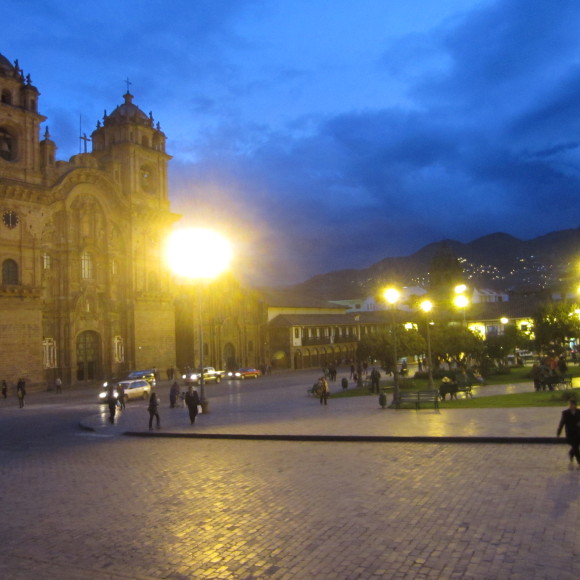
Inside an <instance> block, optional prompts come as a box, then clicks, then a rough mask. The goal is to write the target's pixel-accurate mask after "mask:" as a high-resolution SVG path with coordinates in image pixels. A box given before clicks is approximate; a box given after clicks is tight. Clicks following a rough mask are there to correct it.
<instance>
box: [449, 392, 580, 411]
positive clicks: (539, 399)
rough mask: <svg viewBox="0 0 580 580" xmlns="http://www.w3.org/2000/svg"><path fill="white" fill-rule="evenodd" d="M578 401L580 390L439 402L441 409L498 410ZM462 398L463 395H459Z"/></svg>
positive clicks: (556, 405)
mask: <svg viewBox="0 0 580 580" xmlns="http://www.w3.org/2000/svg"><path fill="white" fill-rule="evenodd" d="M572 395H573V396H574V397H575V398H576V400H577V401H580V389H572V390H569V391H539V392H536V391H532V392H531V393H515V394H512V395H490V396H489V397H474V398H473V399H471V398H470V399H463V398H461V399H458V400H453V401H440V402H439V407H441V408H442V409H498V408H508V407H562V406H565V405H566V403H567V401H568V399H569V398H570V396H572ZM459 396H460V397H462V396H463V395H459Z"/></svg>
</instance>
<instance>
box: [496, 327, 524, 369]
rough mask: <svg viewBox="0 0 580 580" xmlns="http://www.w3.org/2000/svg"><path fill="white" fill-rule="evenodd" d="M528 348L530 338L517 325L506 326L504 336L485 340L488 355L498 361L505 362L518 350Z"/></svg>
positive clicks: (499, 335) (500, 335)
mask: <svg viewBox="0 0 580 580" xmlns="http://www.w3.org/2000/svg"><path fill="white" fill-rule="evenodd" d="M527 347H529V338H528V337H527V335H526V334H525V333H524V332H522V331H521V330H519V329H518V328H517V327H516V325H515V324H508V325H506V326H505V327H504V332H503V334H498V335H497V336H488V337H487V338H486V339H485V348H486V351H487V355H488V356H489V357H490V358H492V359H495V360H497V361H503V360H504V359H505V358H506V357H507V356H508V355H509V354H512V353H514V352H515V350H516V348H527Z"/></svg>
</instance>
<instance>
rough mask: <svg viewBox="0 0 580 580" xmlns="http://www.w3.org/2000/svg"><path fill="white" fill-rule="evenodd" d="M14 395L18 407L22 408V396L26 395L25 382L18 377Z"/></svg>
mask: <svg viewBox="0 0 580 580" xmlns="http://www.w3.org/2000/svg"><path fill="white" fill-rule="evenodd" d="M16 396H17V397H18V407H19V408H20V409H22V408H23V407H24V397H26V382H25V381H24V379H18V383H17V385H16Z"/></svg>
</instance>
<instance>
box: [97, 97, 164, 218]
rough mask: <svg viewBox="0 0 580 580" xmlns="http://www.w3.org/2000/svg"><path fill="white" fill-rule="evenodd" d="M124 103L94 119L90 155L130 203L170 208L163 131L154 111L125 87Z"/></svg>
mask: <svg viewBox="0 0 580 580" xmlns="http://www.w3.org/2000/svg"><path fill="white" fill-rule="evenodd" d="M123 98H124V101H125V102H124V103H123V104H122V105H119V106H118V107H117V108H116V109H115V110H114V111H113V112H112V113H111V114H110V115H107V112H106V111H105V114H104V116H103V121H102V123H101V122H100V121H99V122H98V123H97V128H96V129H95V131H93V133H92V135H91V138H92V144H93V150H92V153H93V155H94V156H95V157H96V158H97V159H98V160H99V161H100V163H101V165H102V166H106V167H107V168H108V169H109V170H110V172H111V173H112V175H113V177H114V179H115V180H116V181H117V182H118V183H119V184H120V186H121V190H122V191H123V194H124V195H125V196H126V197H127V199H128V200H129V201H130V203H131V204H132V205H139V206H142V207H144V208H148V209H151V210H155V209H161V208H166V209H168V208H169V200H168V191H167V162H168V161H169V160H170V159H171V156H170V155H167V153H166V152H165V141H166V137H165V134H164V133H163V132H162V131H161V128H160V126H159V123H157V124H155V122H154V120H153V114H152V113H149V115H146V114H145V113H144V112H143V111H142V110H141V109H140V108H139V107H137V106H136V105H135V104H133V95H132V94H131V93H130V92H129V91H127V92H126V93H125V95H124V96H123Z"/></svg>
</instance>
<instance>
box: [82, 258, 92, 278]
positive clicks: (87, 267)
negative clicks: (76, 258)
mask: <svg viewBox="0 0 580 580" xmlns="http://www.w3.org/2000/svg"><path fill="white" fill-rule="evenodd" d="M92 277H93V258H92V256H91V255H90V254H89V253H88V252H83V253H82V255H81V278H82V279H83V280H91V279H92Z"/></svg>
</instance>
